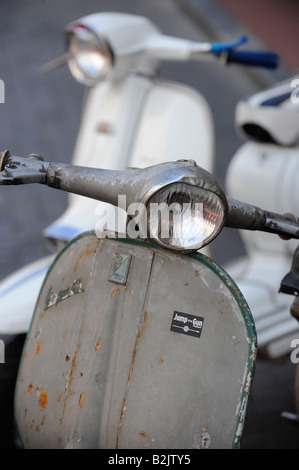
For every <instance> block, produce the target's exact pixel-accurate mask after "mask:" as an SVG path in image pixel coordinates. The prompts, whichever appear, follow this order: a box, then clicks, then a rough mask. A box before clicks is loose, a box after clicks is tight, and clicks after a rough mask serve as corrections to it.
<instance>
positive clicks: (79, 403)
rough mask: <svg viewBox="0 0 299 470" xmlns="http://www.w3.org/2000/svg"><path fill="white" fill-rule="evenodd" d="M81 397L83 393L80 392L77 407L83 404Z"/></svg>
mask: <svg viewBox="0 0 299 470" xmlns="http://www.w3.org/2000/svg"><path fill="white" fill-rule="evenodd" d="M83 398H84V394H83V393H81V394H80V397H79V401H78V406H77V408H81V407H82V405H83Z"/></svg>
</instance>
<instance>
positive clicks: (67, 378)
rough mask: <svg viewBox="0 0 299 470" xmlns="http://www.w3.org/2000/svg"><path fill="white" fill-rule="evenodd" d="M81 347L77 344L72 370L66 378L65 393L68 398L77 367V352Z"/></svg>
mask: <svg viewBox="0 0 299 470" xmlns="http://www.w3.org/2000/svg"><path fill="white" fill-rule="evenodd" d="M79 346H80V345H79V344H77V346H76V349H75V351H74V355H73V359H72V363H71V365H70V368H69V370H68V373H67V376H66V382H65V392H66V396H68V393H69V387H70V383H71V380H72V376H73V372H74V368H75V366H76V356H77V352H78V349H79Z"/></svg>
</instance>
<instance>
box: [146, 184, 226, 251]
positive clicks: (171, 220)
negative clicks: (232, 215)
mask: <svg viewBox="0 0 299 470" xmlns="http://www.w3.org/2000/svg"><path fill="white" fill-rule="evenodd" d="M224 219H225V206H224V203H223V201H222V200H221V198H220V197H219V196H218V195H217V194H215V193H213V192H211V191H209V190H207V189H203V188H198V187H196V186H192V185H190V184H187V183H174V184H170V185H168V186H166V187H164V188H162V189H161V190H159V191H157V192H156V193H155V194H154V195H153V196H152V197H151V198H150V200H149V201H148V204H147V224H148V227H147V228H148V233H149V235H150V238H151V240H152V241H154V242H155V243H157V244H158V245H160V246H161V247H162V248H166V249H171V250H177V251H196V250H199V249H200V248H202V247H203V246H205V245H207V244H208V243H210V242H211V241H212V240H213V239H214V238H215V237H216V236H217V235H218V233H219V232H220V230H221V229H222V227H223V224H224Z"/></svg>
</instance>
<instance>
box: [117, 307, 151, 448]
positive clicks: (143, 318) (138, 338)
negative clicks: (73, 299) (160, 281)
mask: <svg viewBox="0 0 299 470" xmlns="http://www.w3.org/2000/svg"><path fill="white" fill-rule="evenodd" d="M146 321H147V311H146V310H145V311H144V313H143V317H142V320H141V322H140V324H139V328H138V333H137V337H136V342H135V347H134V351H133V354H132V360H131V366H130V370H129V375H128V385H129V382H130V380H131V376H132V372H133V369H134V364H135V359H136V354H137V349H138V344H139V340H140V338H141V336H142V334H143V332H144V329H145V327H146ZM128 385H127V388H128ZM126 398H127V396H126V395H125V396H124V399H123V404H122V408H121V412H120V420H119V423H118V431H117V437H116V448H117V449H118V448H119V437H120V430H121V426H122V420H123V418H124V417H125V413H126Z"/></svg>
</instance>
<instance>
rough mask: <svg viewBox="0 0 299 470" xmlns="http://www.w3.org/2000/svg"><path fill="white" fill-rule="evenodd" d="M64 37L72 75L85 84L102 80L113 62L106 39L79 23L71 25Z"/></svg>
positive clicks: (93, 83)
mask: <svg viewBox="0 0 299 470" xmlns="http://www.w3.org/2000/svg"><path fill="white" fill-rule="evenodd" d="M66 37H67V62H68V66H69V69H70V71H71V73H72V75H73V77H74V78H75V79H76V80H77V81H78V82H80V83H83V84H84V85H87V86H93V85H95V84H96V83H97V82H99V81H101V80H103V79H104V78H105V77H106V76H107V74H108V73H109V71H110V69H111V67H112V63H113V53H112V50H111V48H110V47H109V44H108V43H107V41H106V40H105V39H104V38H103V37H100V36H98V35H97V34H95V33H94V32H93V31H91V30H90V29H88V28H87V27H86V26H84V25H80V24H76V25H75V26H72V28H71V30H69V31H68V32H67V36H66Z"/></svg>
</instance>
